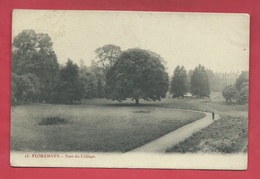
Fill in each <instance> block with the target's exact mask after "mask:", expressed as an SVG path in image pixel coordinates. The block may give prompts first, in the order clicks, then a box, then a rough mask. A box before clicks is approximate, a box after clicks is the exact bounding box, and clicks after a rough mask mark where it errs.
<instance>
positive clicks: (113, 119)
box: [11, 100, 205, 152]
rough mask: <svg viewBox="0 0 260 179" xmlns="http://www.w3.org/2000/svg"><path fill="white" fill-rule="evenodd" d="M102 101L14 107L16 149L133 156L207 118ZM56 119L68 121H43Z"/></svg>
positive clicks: (14, 148) (12, 141) (12, 135)
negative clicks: (123, 153) (121, 153)
mask: <svg viewBox="0 0 260 179" xmlns="http://www.w3.org/2000/svg"><path fill="white" fill-rule="evenodd" d="M98 101H99V102H100V103H97V102H96V101H95V100H92V101H89V102H90V104H89V105H88V104H87V102H85V103H84V104H82V105H50V104H29V105H21V106H15V107H12V114H11V150H12V151H42V152H43V151H45V152H47V151H64V152H65V151H82V152H83V151H92V152H127V151H129V150H132V149H134V148H136V147H139V146H142V145H144V144H146V143H147V142H150V141H152V140H154V139H156V138H159V137H161V136H163V135H165V134H167V133H169V132H171V131H173V130H175V129H177V128H179V127H182V126H183V125H186V124H188V123H191V122H193V121H195V120H198V119H200V118H202V117H204V116H205V115H204V114H202V113H199V112H182V111H178V110H173V109H171V108H161V107H156V106H152V105H143V106H142V105H140V106H138V107H136V106H134V105H131V106H127V105H118V103H111V104H112V105H111V104H105V105H101V104H103V103H102V100H98ZM91 102H92V103H91ZM115 104H116V105H115ZM119 104H120V103H119ZM51 117H59V118H61V119H64V120H65V122H64V123H57V125H42V124H43V119H48V118H51Z"/></svg>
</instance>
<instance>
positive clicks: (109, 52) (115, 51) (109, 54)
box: [95, 44, 121, 68]
mask: <svg viewBox="0 0 260 179" xmlns="http://www.w3.org/2000/svg"><path fill="white" fill-rule="evenodd" d="M95 52H96V55H97V56H96V57H97V63H98V64H101V66H102V67H104V68H110V67H111V66H113V64H114V63H115V61H116V60H117V58H118V57H119V55H120V54H121V48H120V47H119V46H116V45H113V44H107V45H104V46H102V47H99V48H97V49H96V51H95Z"/></svg>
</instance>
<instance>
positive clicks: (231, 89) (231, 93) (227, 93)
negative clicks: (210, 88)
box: [222, 85, 237, 102]
mask: <svg viewBox="0 0 260 179" xmlns="http://www.w3.org/2000/svg"><path fill="white" fill-rule="evenodd" d="M222 96H223V97H224V98H225V99H226V101H227V102H232V100H235V99H236V97H237V89H236V87H235V86H234V85H228V86H226V88H225V89H224V90H223V92H222Z"/></svg>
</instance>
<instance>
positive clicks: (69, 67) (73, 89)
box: [55, 59, 85, 104]
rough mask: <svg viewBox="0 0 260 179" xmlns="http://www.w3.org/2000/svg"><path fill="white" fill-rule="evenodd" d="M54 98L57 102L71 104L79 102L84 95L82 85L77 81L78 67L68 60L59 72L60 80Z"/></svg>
mask: <svg viewBox="0 0 260 179" xmlns="http://www.w3.org/2000/svg"><path fill="white" fill-rule="evenodd" d="M56 90H57V92H56V94H55V97H56V98H57V100H58V101H59V102H63V103H68V102H69V103H71V104H72V103H73V101H74V100H77V101H79V100H81V99H82V98H83V95H84V90H85V89H84V85H83V84H82V83H81V81H80V79H79V67H78V66H77V64H74V63H73V62H72V61H71V60H70V59H68V61H67V63H66V66H65V67H64V68H62V69H61V70H60V80H59V83H58V85H57V88H56Z"/></svg>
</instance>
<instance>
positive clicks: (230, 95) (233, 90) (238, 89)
mask: <svg viewBox="0 0 260 179" xmlns="http://www.w3.org/2000/svg"><path fill="white" fill-rule="evenodd" d="M248 84H249V74H248V71H243V72H242V73H241V74H240V75H239V77H238V78H237V79H236V82H235V84H234V85H228V86H226V88H225V89H224V90H223V92H222V96H223V97H224V98H225V99H226V101H227V102H232V100H234V101H236V102H237V103H239V104H245V103H248Z"/></svg>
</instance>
